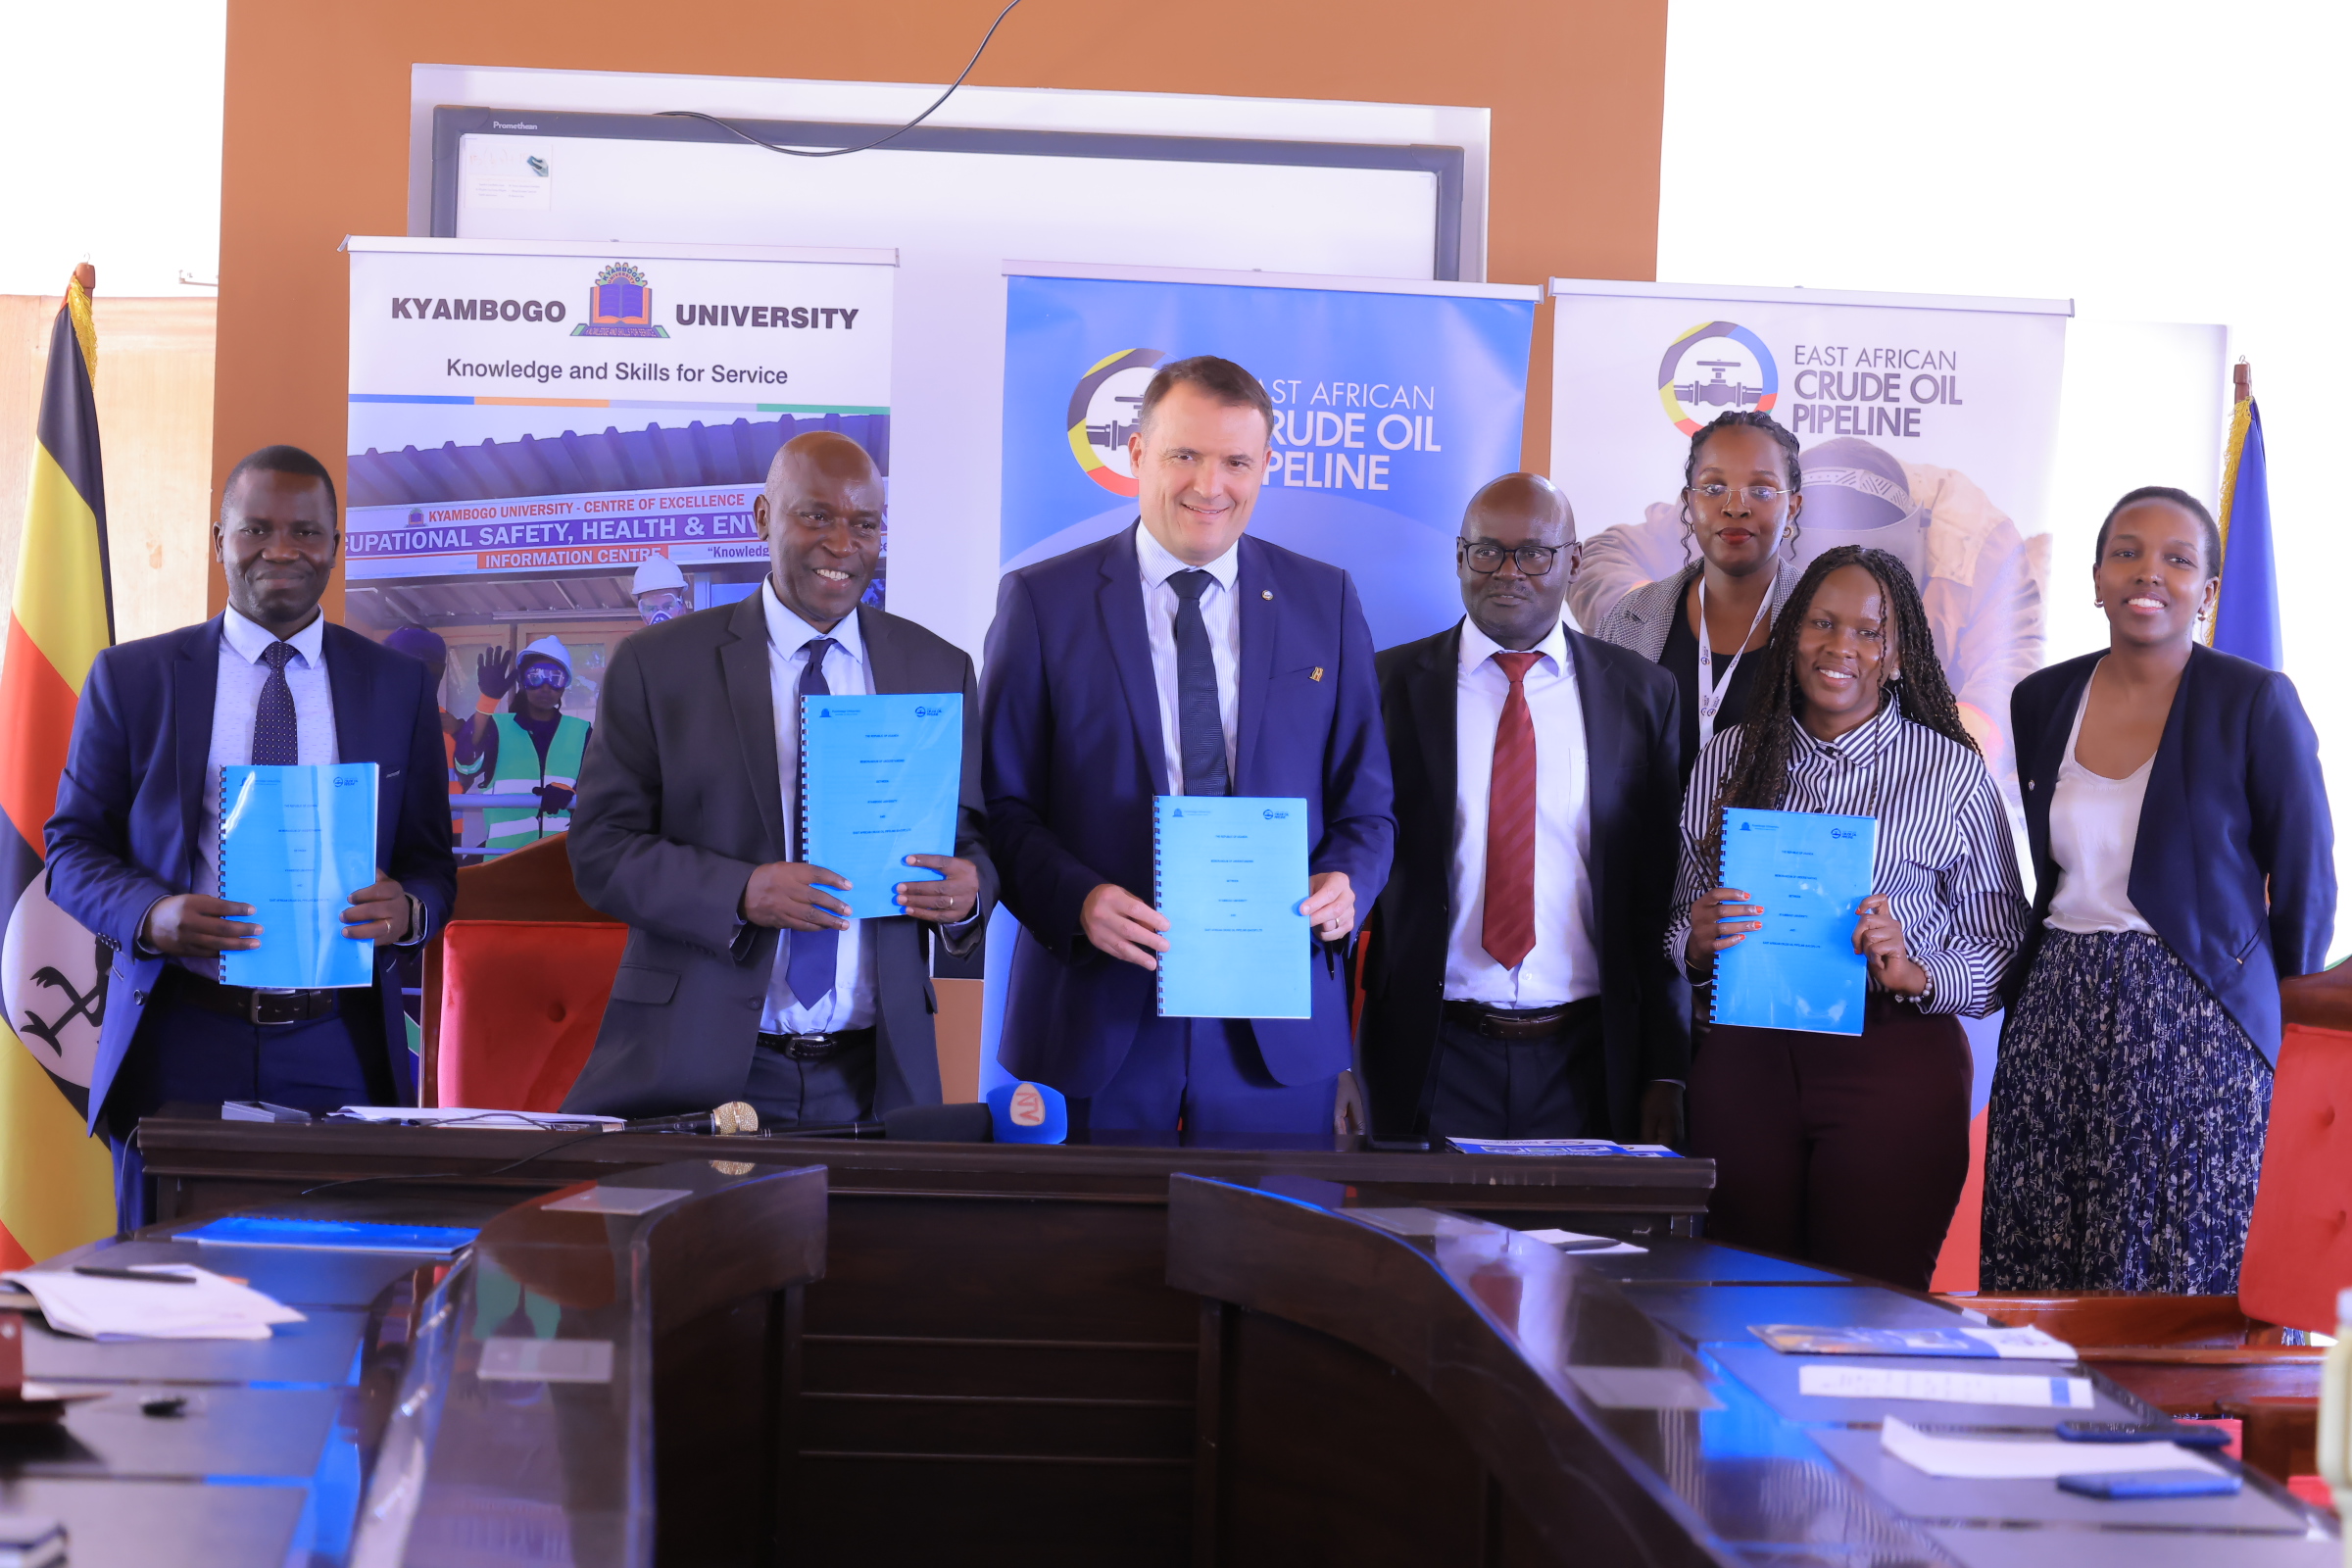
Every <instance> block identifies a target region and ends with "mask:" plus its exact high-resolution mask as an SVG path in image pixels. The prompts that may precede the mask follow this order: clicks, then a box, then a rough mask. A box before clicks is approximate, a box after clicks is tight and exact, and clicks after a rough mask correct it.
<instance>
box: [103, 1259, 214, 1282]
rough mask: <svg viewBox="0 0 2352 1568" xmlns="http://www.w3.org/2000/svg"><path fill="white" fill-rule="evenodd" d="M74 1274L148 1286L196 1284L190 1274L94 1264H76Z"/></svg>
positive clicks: (194, 1278)
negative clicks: (131, 1281) (134, 1282)
mask: <svg viewBox="0 0 2352 1568" xmlns="http://www.w3.org/2000/svg"><path fill="white" fill-rule="evenodd" d="M73 1272H74V1273H76V1274H87V1275H88V1276H90V1278H92V1279H98V1280H143V1281H145V1282H146V1283H147V1284H150V1285H193V1284H195V1283H196V1277H195V1276H194V1275H192V1274H149V1273H144V1272H142V1271H141V1270H138V1269H135V1268H105V1267H102V1266H101V1265H99V1264H96V1263H76V1264H74V1265H73Z"/></svg>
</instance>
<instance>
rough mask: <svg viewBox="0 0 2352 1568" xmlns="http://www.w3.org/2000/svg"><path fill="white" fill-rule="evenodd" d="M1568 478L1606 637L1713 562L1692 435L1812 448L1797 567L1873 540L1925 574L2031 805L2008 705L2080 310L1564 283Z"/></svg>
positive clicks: (1559, 355) (1992, 752) (2006, 767)
mask: <svg viewBox="0 0 2352 1568" xmlns="http://www.w3.org/2000/svg"><path fill="white" fill-rule="evenodd" d="M1551 291H1552V294H1553V296H1554V300H1555V304H1554V307H1553V310H1554V315H1553V326H1552V393H1551V409H1552V414H1551V419H1552V424H1551V476H1552V478H1553V479H1554V480H1555V481H1556V482H1557V483H1558V484H1559V485H1560V487H1561V488H1562V489H1563V490H1564V491H1566V492H1567V494H1568V497H1569V499H1570V501H1571V502H1573V503H1574V505H1575V507H1576V512H1577V517H1578V520H1579V523H1580V525H1581V527H1582V529H1583V532H1584V535H1585V538H1586V541H1587V543H1586V546H1585V559H1584V565H1583V568H1582V570H1581V571H1580V572H1579V573H1578V576H1577V581H1576V585H1575V587H1574V588H1573V589H1571V590H1570V597H1569V604H1570V608H1571V610H1572V611H1573V612H1574V613H1575V615H1576V617H1577V619H1578V621H1579V623H1580V624H1582V625H1583V626H1584V627H1585V628H1586V629H1587V630H1588V631H1590V630H1593V629H1596V628H1597V627H1598V626H1599V625H1600V623H1601V619H1602V617H1603V616H1605V615H1606V614H1607V613H1608V612H1609V610H1610V608H1611V607H1612V606H1614V605H1615V604H1616V602H1617V601H1618V600H1619V599H1620V598H1622V597H1624V595H1625V594H1626V593H1627V592H1628V591H1629V590H1631V589H1633V588H1635V587H1638V586H1640V585H1641V584H1642V583H1644V582H1650V581H1653V580H1655V579H1657V578H1660V577H1663V576H1666V575H1668V574H1669V573H1672V572H1675V571H1679V570H1681V569H1682V567H1683V566H1684V565H1685V564H1687V563H1688V562H1690V561H1692V560H1695V559H1696V558H1695V556H1694V555H1693V554H1692V553H1691V546H1690V545H1689V543H1688V542H1687V536H1686V530H1685V529H1684V526H1683V521H1682V507H1681V497H1680V494H1679V492H1680V490H1681V488H1682V483H1683V465H1684V462H1685V460H1686V458H1687V457H1688V456H1689V454H1690V451H1691V435H1692V433H1693V432H1695V431H1697V430H1699V429H1700V428H1702V427H1703V426H1704V425H1706V424H1707V423H1708V422H1709V421H1711V420H1713V419H1714V418H1715V417H1717V416H1718V415H1721V414H1723V413H1725V412H1727V411H1730V410H1733V409H1746V410H1756V411H1761V412H1763V413H1767V414H1770V415H1771V416H1772V417H1774V418H1776V419H1778V420H1779V421H1780V422H1781V423H1782V424H1784V425H1786V426H1788V428H1789V430H1790V431H1791V432H1792V433H1794V435H1795V436H1796V438H1797V440H1798V442H1799V443H1800V444H1801V450H1802V466H1803V470H1804V484H1803V488H1804V508H1803V512H1802V515H1801V518H1800V525H1799V528H1798V530H1797V539H1796V544H1795V549H1794V554H1795V557H1796V559H1797V560H1798V562H1799V563H1800V564H1802V563H1809V562H1810V561H1812V560H1813V558H1814V557H1816V556H1818V555H1819V554H1820V553H1821V552H1822V551H1824V550H1826V549H1828V548H1830V547H1831V546H1832V545H1838V544H1861V545H1873V546H1878V547H1880V548H1883V549H1886V550H1888V551H1891V552H1892V553H1893V554H1895V555H1897V556H1899V557H1901V558H1902V559H1903V561H1904V562H1905V563H1906V564H1908V565H1909V566H1910V567H1911V573H1912V576H1913V577H1914V578H1915V579H1917V581H1918V582H1919V584H1920V587H1921V593H1922V597H1923V598H1924V599H1925V601H1926V604H1927V610H1928V619H1929V623H1930V626H1931V628H1932V629H1933V631H1934V633H1935V636H1936V654H1937V656H1938V657H1939V658H1940V659H1941V660H1942V662H1943V665H1944V670H1945V673H1946V674H1947V675H1948V676H1949V677H1950V679H1951V685H1952V690H1953V691H1954V693H1955V694H1956V695H1957V696H1958V697H1959V699H1960V702H1961V704H1962V712H1963V716H1964V717H1966V719H1967V720H1968V723H1969V726H1970V728H1971V730H1972V731H1973V732H1974V733H1976V734H1977V735H1978V737H1979V739H1980V740H1981V741H1983V742H1985V753H1986V756H1987V758H1988V760H1991V761H1992V762H1993V764H1994V773H1995V776H1996V777H1999V778H2001V779H2002V780H2003V782H2004V786H2005V788H2006V791H2007V793H2008V794H2009V795H2010V796H2011V798H2012V800H2013V801H2014V798H2015V794H2016V784H2015V762H2014V751H2013V749H2012V748H2011V746H2010V745H2009V736H2008V733H2007V732H2008V729H2009V691H2010V688H2011V687H2013V686H2015V685H2016V684H2017V682H2018V680H2019V679H2020V678H2021V677H2022V676H2025V675H2027V674H2030V673H2031V672H2032V671H2034V670H2035V669H2037V668H2039V667H2040V665H2041V662H2042V655H2043V634H2042V615H2043V606H2044V604H2045V603H2046V601H2047V596H2048V591H2049V574H2050V559H2049V534H2048V522H2047V519H2046V517H2045V511H2044V509H2045V504H2046V499H2047V494H2048V490H2049V483H2050V474H2051V467H2052V459H2053V456H2054V452H2055V447H2056V439H2057V426H2058V393H2059V382H2060V379H2061V374H2062V371H2063V369H2064V365H2065V354H2066V320H2067V318H2068V317H2070V316H2071V315H2073V314H2074V307H2073V306H2072V304H2071V303H2069V302H2067V301H2063V300H2008V299H1967V298H1944V297H1928V296H1914V295H1901V294H1842V293H1827V292H1821V291H1816V290H1813V289H1787V290H1782V289H1747V288H1709V287H1706V286H1703V285H1695V284H1692V285H1685V284H1670V283H1620V282H1590V281H1580V280H1574V279H1567V278H1554V279H1553V280H1552V284H1551Z"/></svg>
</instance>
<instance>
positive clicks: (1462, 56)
mask: <svg viewBox="0 0 2352 1568" xmlns="http://www.w3.org/2000/svg"><path fill="white" fill-rule="evenodd" d="M998 5H999V0H895V3H893V4H888V5H872V4H867V5H859V4H850V5H841V4H833V5H817V4H810V3H808V0H693V3H691V4H687V5H680V6H672V7H656V8H654V9H652V10H648V9H647V8H646V7H644V6H643V5H641V4H638V3H636V0H565V3H564V4H561V5H557V4H547V3H539V0H400V3H398V4H394V3H391V0H332V3H326V4H321V3H320V0H229V7H228V79H227V104H226V117H225V124H224V127H223V130H224V138H223V143H222V152H221V164H222V168H221V325H220V358H219V368H218V381H217V383H216V391H215V394H214V398H215V401H214V418H213V452H214V467H213V472H214V482H215V484H216V486H217V485H218V483H219V481H220V477H221V475H222V474H223V473H225V472H226V471H227V468H228V466H229V465H230V464H232V463H234V462H235V461H236V459H237V458H238V457H239V456H241V455H242V454H244V453H246V452H249V451H251V450H253V449H254V448H255V447H258V446H262V445H265V444H267V443H269V442H272V441H291V442H293V443H295V444H296V445H298V446H303V447H307V448H309V449H310V450H312V451H314V452H316V453H318V454H319V456H321V457H322V458H326V459H327V461H328V462H329V463H330V464H331V465H333V466H335V467H336V468H337V471H338V473H339V472H340V469H341V462H342V460H341V456H340V454H341V453H342V452H343V448H344V407H345V405H344V401H343V399H344V391H345V385H346V382H345V333H346V317H345V311H346V292H345V286H346V276H347V274H346V270H345V269H346V265H347V264H346V263H345V262H344V260H343V258H342V257H341V256H339V255H337V254H336V251H335V246H336V244H337V242H338V241H340V240H341V239H342V238H343V236H344V235H346V234H398V233H402V232H404V231H405V229H406V227H407V211H408V104H409V68H410V66H411V65H412V64H413V63H415V62H418V61H443V62H457V63H464V64H467V65H482V66H535V67H544V68H551V69H562V70H578V71H639V72H675V73H694V74H707V75H773V76H792V77H814V78H830V79H837V80H858V81H945V80H947V79H949V78H950V77H951V76H952V75H953V74H954V73H955V72H956V71H957V70H958V69H960V68H961V66H962V64H963V62H964V60H965V59H967V58H968V57H969V53H970V50H971V48H972V46H973V45H974V44H975V43H977V42H978V41H979V37H980V34H981V32H982V31H983V30H984V29H985V28H986V27H987V25H988V23H989V20H990V19H991V18H992V17H994V16H995V14H996V12H997V9H998ZM1665 69H1666V0H1455V3H1450V4H1446V3H1436V0H1321V3H1320V4H1313V3H1310V4H1290V5H1266V4H1264V3H1262V0H1184V3H1182V4H1164V3H1163V4H1160V5H1150V4H1144V3H1134V4H1130V3H1128V0H1112V3H1109V4H1105V3H1104V0H1025V3H1024V4H1023V5H1022V7H1021V9H1020V10H1018V11H1016V12H1014V13H1013V14H1012V16H1011V17H1010V18H1008V19H1007V20H1006V22H1005V25H1004V27H1003V28H1002V29H1001V30H1000V31H999V32H998V34H997V37H996V41H995V42H994V43H993V44H991V45H990V46H989V51H988V57H987V58H986V59H985V60H983V61H982V62H981V63H980V68H979V69H978V70H977V71H975V72H974V73H973V74H972V80H973V81H974V82H976V83H980V84H984V85H990V86H1007V87H1079V88H1094V89H1098V90H1103V91H1125V92H1181V93H1224V94H1232V95H1236V96H1242V97H1263V98H1321V99H1358V100H1373V101H1380V102H1394V103H1424V104H1462V105H1470V106H1478V107H1486V108H1490V109H1492V110H1493V111H1494V112H1495V118H1494V125H1493V132H1492V134H1493V145H1492V155H1491V156H1492V162H1491V168H1490V197H1489V218H1488V268H1487V275H1488V277H1489V279H1490V280H1491V281H1495V282H1508V283H1536V282H1541V281H1543V280H1544V278H1545V277H1547V276H1551V275H1554V274H1561V275H1570V276H1582V277H1622V278H1647V277H1649V276H1651V275H1652V273H1653V270H1654V269H1655V267H1656V261H1657V256H1656V249H1657V216H1658V215H1657V208H1658V135H1659V123H1660V117H1661V111H1662V103H1663V95H1664V90H1665ZM1236 221H1244V222H1246V221H1248V219H1247V217H1246V216H1243V217H1239V218H1237V219H1236ZM1549 341H1550V322H1549V310H1548V307H1546V308H1545V310H1544V312H1543V313H1542V314H1541V315H1540V317H1539V319H1538V324H1537V336H1536V345H1537V352H1536V362H1537V366H1538V367H1539V374H1538V376H1537V378H1536V379H1537V385H1536V386H1534V387H1533V388H1531V395H1530V398H1529V403H1528V417H1527V461H1528V463H1529V466H1532V467H1537V468H1541V467H1543V466H1544V465H1545V462H1546V459H1547V456H1548V452H1549V448H1550V417H1551V415H1550V392H1549V385H1548V382H1547V380H1546V378H1545V377H1544V375H1543V374H1542V373H1541V368H1542V367H1543V366H1544V364H1546V363H1547V354H1546V352H1545V347H1546V345H1547V344H1548V343H1549ZM214 578H215V580H214V588H213V605H214V608H216V609H218V608H219V606H220V604H221V590H220V583H219V568H218V567H217V566H216V567H215V568H214ZM341 600H342V593H341V589H340V587H339V586H338V587H337V588H336V590H335V591H334V593H333V594H332V596H331V597H330V599H329V602H328V609H329V613H340V610H341Z"/></svg>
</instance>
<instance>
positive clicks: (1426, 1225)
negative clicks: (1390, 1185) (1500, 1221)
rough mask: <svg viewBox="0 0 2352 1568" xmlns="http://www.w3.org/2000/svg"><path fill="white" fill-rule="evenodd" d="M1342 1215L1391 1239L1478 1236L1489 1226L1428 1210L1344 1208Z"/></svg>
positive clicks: (1455, 1215)
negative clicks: (1375, 1226) (1383, 1233)
mask: <svg viewBox="0 0 2352 1568" xmlns="http://www.w3.org/2000/svg"><path fill="white" fill-rule="evenodd" d="M1340 1212H1341V1213H1343V1214H1345V1215H1347V1216H1348V1218H1349V1219H1360V1220H1362V1221H1364V1223H1366V1224H1367V1225H1377V1226H1379V1227H1380V1228H1381V1229H1382V1230H1384V1231H1387V1232H1389V1233H1390V1234H1391V1235H1393V1236H1403V1237H1407V1238H1409V1239H1411V1240H1414V1241H1418V1240H1420V1239H1421V1238H1423V1237H1429V1238H1431V1239H1433V1240H1434V1239H1435V1238H1437V1237H1440V1236H1478V1235H1483V1234H1484V1233H1485V1232H1486V1231H1487V1230H1488V1229H1490V1227H1489V1226H1488V1225H1487V1224H1486V1222H1485V1221H1483V1220H1475V1219H1464V1218H1463V1217H1462V1216H1461V1215H1459V1214H1441V1213H1439V1212H1438V1211H1437V1210H1435V1209H1430V1208H1343V1209H1341V1210H1340Z"/></svg>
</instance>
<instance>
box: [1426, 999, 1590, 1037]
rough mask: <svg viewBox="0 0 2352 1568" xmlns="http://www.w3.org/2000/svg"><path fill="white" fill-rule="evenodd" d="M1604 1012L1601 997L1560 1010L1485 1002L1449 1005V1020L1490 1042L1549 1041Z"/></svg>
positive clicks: (1447, 1005) (1447, 1010) (1584, 1000)
mask: <svg viewBox="0 0 2352 1568" xmlns="http://www.w3.org/2000/svg"><path fill="white" fill-rule="evenodd" d="M1599 1010H1600V999H1599V998H1598V997H1586V998H1585V999H1583V1000H1582V1001H1580V1002H1571V1003H1567V1004H1565V1005H1561V1006H1557V1007H1490V1006H1488V1005H1486V1004H1485V1003H1483V1002H1448V1003H1447V1004H1446V1017H1447V1018H1448V1019H1450V1020H1451V1021H1452V1022H1454V1023H1458V1024H1460V1025H1461V1026H1462V1027H1463V1028H1465V1029H1473V1030H1476V1031H1477V1032H1478V1033H1479V1034H1482V1035H1484V1036H1486V1037H1487V1038H1488V1039H1489V1040H1512V1041H1516V1040H1549V1039H1550V1038H1551V1037H1552V1036H1554V1035H1556V1034H1558V1033H1560V1032H1561V1031H1562V1030H1564V1029H1566V1028H1568V1027H1569V1026H1570V1025H1571V1024H1576V1023H1582V1022H1583V1021H1584V1020H1585V1019H1586V1018H1589V1017H1591V1016H1592V1015H1593V1013H1595V1012H1598V1011H1599Z"/></svg>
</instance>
